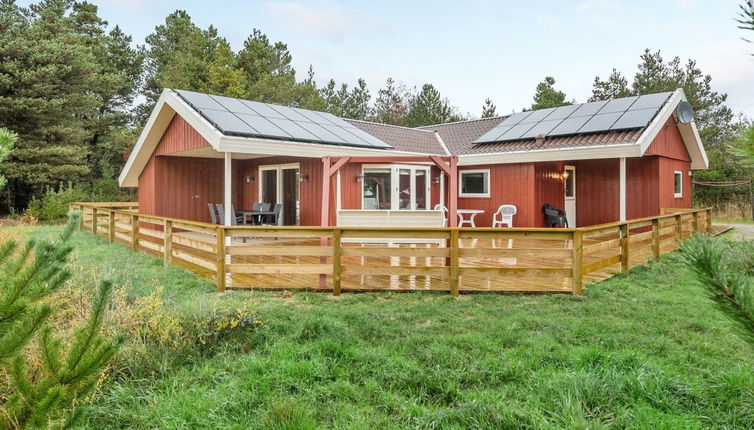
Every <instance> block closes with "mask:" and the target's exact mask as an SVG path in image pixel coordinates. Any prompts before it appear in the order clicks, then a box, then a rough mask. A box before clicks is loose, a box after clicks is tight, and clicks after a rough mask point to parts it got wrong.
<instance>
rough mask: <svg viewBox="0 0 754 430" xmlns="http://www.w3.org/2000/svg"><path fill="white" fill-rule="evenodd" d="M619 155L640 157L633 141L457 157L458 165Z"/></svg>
mask: <svg viewBox="0 0 754 430" xmlns="http://www.w3.org/2000/svg"><path fill="white" fill-rule="evenodd" d="M620 157H641V152H640V151H639V146H638V145H636V144H635V143H628V144H615V145H601V146H588V147H577V148H558V149H547V150H539V151H536V150H535V151H531V150H527V151H511V152H495V153H489V154H465V155H460V156H459V157H458V165H459V166H478V165H483V164H512V163H533V162H539V161H565V160H589V159H603V158H620Z"/></svg>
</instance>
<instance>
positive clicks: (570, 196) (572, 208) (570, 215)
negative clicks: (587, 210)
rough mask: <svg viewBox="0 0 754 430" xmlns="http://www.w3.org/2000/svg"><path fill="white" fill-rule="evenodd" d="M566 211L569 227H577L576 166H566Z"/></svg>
mask: <svg viewBox="0 0 754 430" xmlns="http://www.w3.org/2000/svg"><path fill="white" fill-rule="evenodd" d="M564 176H565V178H564V180H563V182H564V183H565V187H564V188H565V211H566V218H567V219H568V227H571V228H574V227H576V166H565V174H564Z"/></svg>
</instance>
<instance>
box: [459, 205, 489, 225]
mask: <svg viewBox="0 0 754 430" xmlns="http://www.w3.org/2000/svg"><path fill="white" fill-rule="evenodd" d="M456 213H457V214H458V227H463V225H464V224H468V225H469V226H471V227H476V224H475V223H474V217H476V216H477V215H479V214H483V213H484V210H482V209H458V210H457V211H456ZM464 215H470V216H469V218H468V219H467V218H466V217H464Z"/></svg>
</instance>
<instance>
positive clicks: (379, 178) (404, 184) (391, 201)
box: [361, 165, 431, 210]
mask: <svg viewBox="0 0 754 430" xmlns="http://www.w3.org/2000/svg"><path fill="white" fill-rule="evenodd" d="M429 173H430V168H429V166H400V165H399V166H364V174H363V177H362V206H361V207H362V209H384V210H427V209H430V201H429V195H430V189H429V186H430V182H431V181H429V180H428V178H429Z"/></svg>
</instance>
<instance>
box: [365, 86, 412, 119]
mask: <svg viewBox="0 0 754 430" xmlns="http://www.w3.org/2000/svg"><path fill="white" fill-rule="evenodd" d="M407 115H408V94H407V91H406V89H405V87H404V86H402V85H399V86H396V85H395V81H393V78H387V81H386V82H385V88H382V89H380V90H379V91H378V92H377V100H376V101H375V106H374V114H373V117H372V121H375V122H379V123H383V124H391V125H406V120H407V118H406V117H407Z"/></svg>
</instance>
